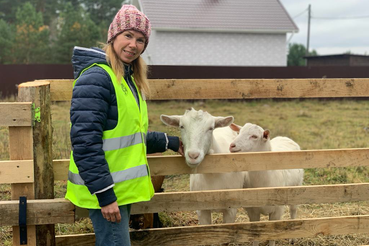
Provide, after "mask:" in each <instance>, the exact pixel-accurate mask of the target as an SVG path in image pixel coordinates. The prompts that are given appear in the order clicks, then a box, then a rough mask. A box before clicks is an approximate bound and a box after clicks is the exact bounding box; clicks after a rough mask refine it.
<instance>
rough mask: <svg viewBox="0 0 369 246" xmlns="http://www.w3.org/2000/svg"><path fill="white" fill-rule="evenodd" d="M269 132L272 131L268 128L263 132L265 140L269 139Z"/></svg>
mask: <svg viewBox="0 0 369 246" xmlns="http://www.w3.org/2000/svg"><path fill="white" fill-rule="evenodd" d="M269 133H270V131H269V130H268V129H266V130H264V132H263V139H264V140H268V139H269Z"/></svg>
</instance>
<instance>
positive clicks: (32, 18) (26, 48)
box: [12, 2, 50, 64]
mask: <svg viewBox="0 0 369 246" xmlns="http://www.w3.org/2000/svg"><path fill="white" fill-rule="evenodd" d="M15 26H16V32H15V40H14V44H13V46H12V50H13V57H12V58H13V63H21V64H30V63H48V62H49V61H50V56H49V53H50V46H49V29H48V26H45V25H44V23H43V19H42V14H41V12H36V9H35V8H34V6H33V5H32V4H31V3H30V2H26V3H25V4H23V6H22V7H20V8H18V10H17V12H16V21H15Z"/></svg>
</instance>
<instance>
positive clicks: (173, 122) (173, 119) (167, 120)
mask: <svg viewBox="0 0 369 246" xmlns="http://www.w3.org/2000/svg"><path fill="white" fill-rule="evenodd" d="M180 119H181V116H179V115H171V116H170V115H165V114H162V115H160V120H161V121H162V122H163V123H164V124H166V125H167V126H175V127H179V121H180Z"/></svg>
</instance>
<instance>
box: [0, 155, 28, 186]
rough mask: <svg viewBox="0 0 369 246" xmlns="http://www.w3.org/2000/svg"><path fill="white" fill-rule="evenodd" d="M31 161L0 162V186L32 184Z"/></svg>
mask: <svg viewBox="0 0 369 246" xmlns="http://www.w3.org/2000/svg"><path fill="white" fill-rule="evenodd" d="M33 181H34V177H33V161H32V160H24V161H22V160H21V161H0V184H15V183H33Z"/></svg>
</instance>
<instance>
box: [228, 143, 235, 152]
mask: <svg viewBox="0 0 369 246" xmlns="http://www.w3.org/2000/svg"><path fill="white" fill-rule="evenodd" d="M235 147H236V144H234V143H231V145H230V146H229V151H231V150H232V149H233V148H235ZM231 152H232V151H231Z"/></svg>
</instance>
